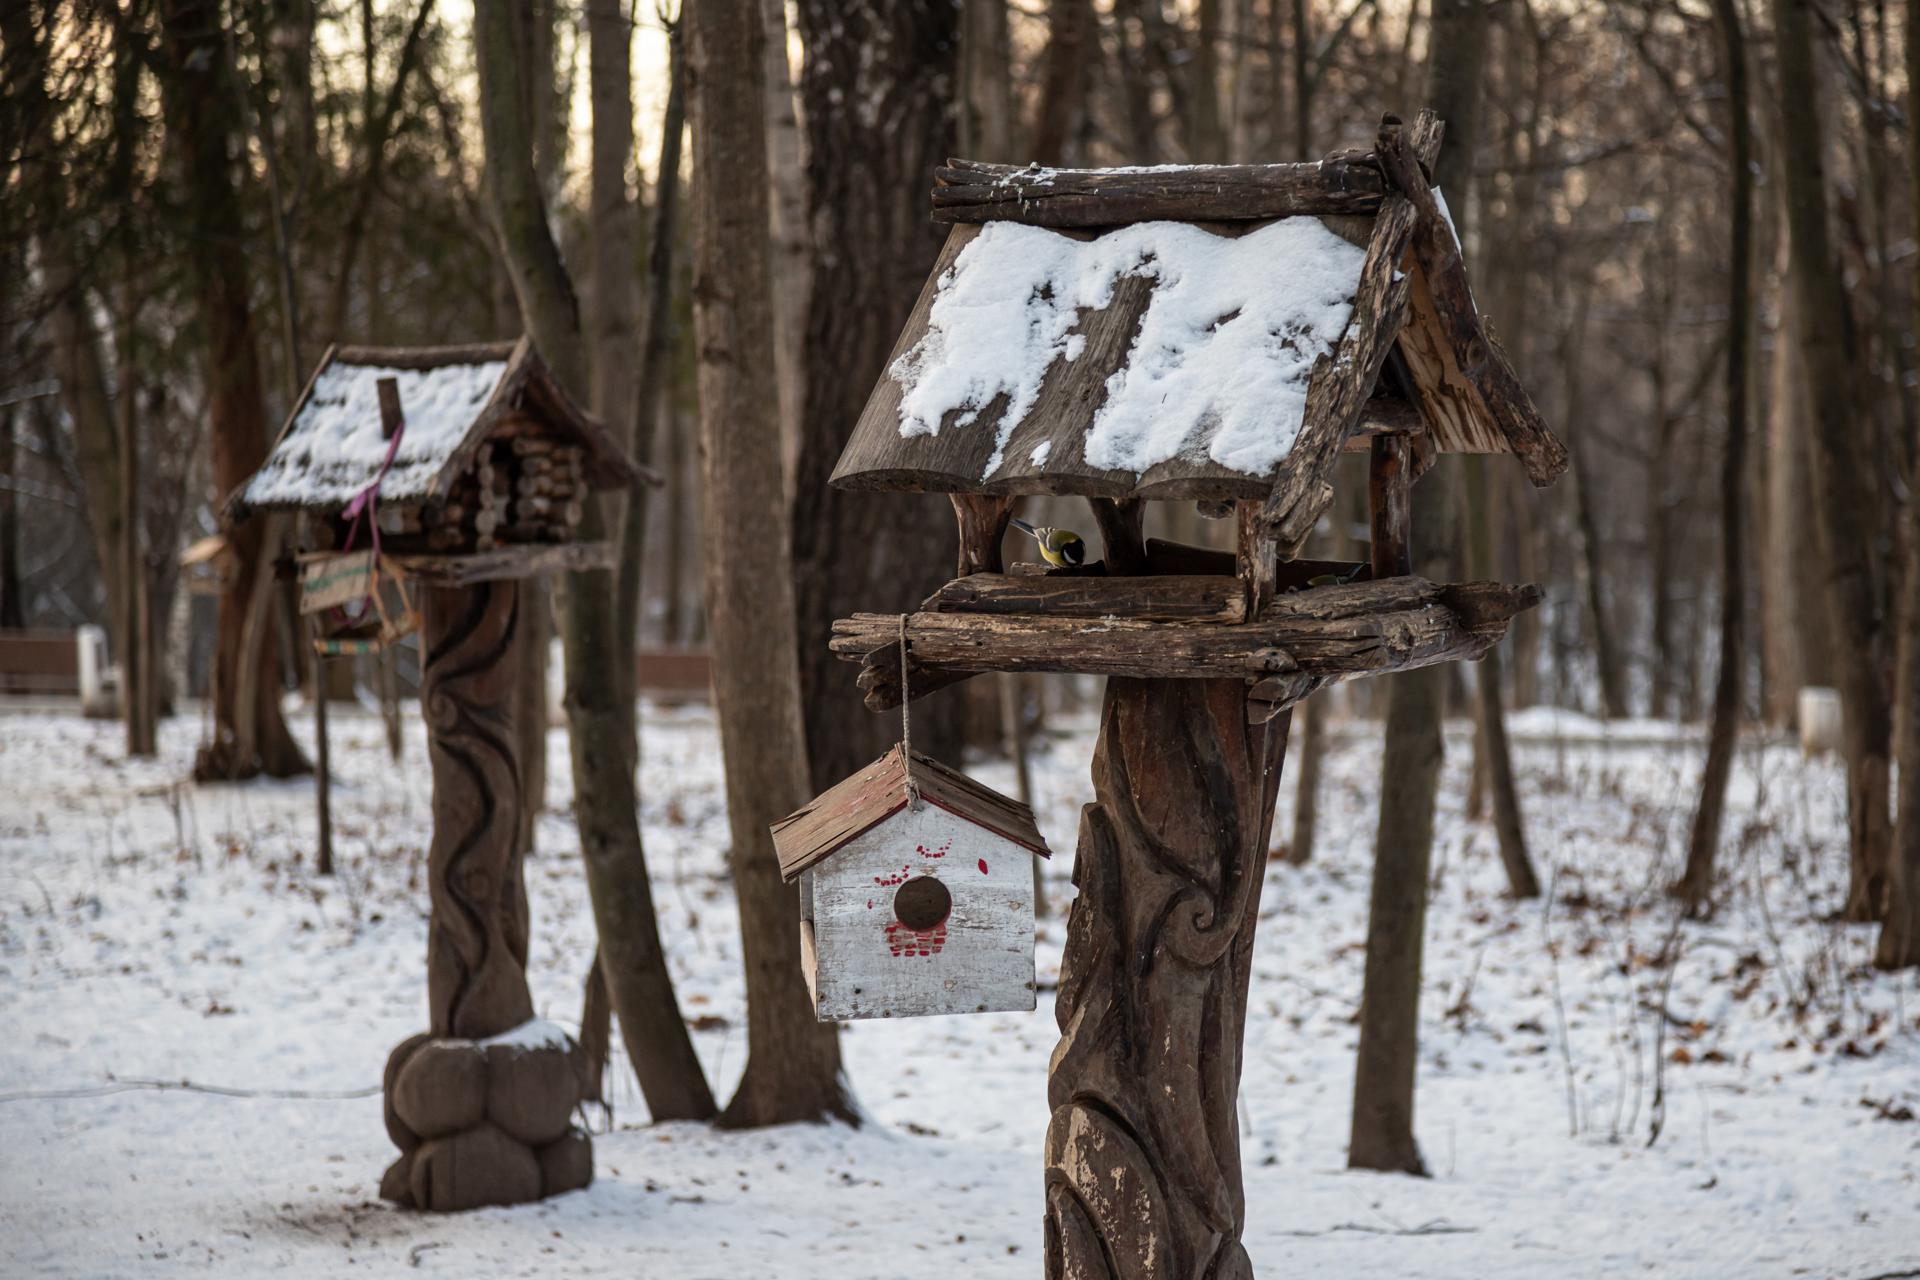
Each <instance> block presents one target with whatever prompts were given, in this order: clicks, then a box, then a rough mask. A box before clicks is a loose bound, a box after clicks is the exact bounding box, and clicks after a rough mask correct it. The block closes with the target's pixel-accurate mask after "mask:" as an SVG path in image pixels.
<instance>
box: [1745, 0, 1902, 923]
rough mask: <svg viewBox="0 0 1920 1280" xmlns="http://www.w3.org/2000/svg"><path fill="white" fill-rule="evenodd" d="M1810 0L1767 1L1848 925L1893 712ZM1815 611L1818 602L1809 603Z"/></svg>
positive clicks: (1859, 900) (1870, 877)
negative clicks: (1823, 560) (1809, 412)
mask: <svg viewBox="0 0 1920 1280" xmlns="http://www.w3.org/2000/svg"><path fill="white" fill-rule="evenodd" d="M1810 7H1811V6H1810V2H1809V0H1772V9H1773V20H1774V30H1775V48H1776V51H1777V57H1778V62H1779V76H1780V86H1779V101H1780V107H1781V111H1780V133H1781V153H1780V158H1781V164H1780V169H1781V174H1782V187H1783V189H1784V193H1785V198H1786V202H1787V224H1788V229H1789V234H1790V236H1791V248H1790V254H1791V256H1790V260H1789V264H1788V278H1789V281H1790V284H1791V288H1792V289H1793V293H1794V314H1795V319H1796V321H1797V324H1796V329H1797V331H1798V332H1797V335H1796V336H1797V337H1798V340H1799V343H1800V346H1801V349H1802V350H1803V352H1804V353H1805V356H1806V362H1807V382H1808V387H1809V389H1810V390H1811V392H1812V399H1813V436H1814V439H1813V444H1814V448H1813V454H1814V473H1815V482H1816V484H1817V485H1818V489H1819V506H1820V516H1821V522H1822V526H1823V528H1824V529H1825V531H1826V555H1827V573H1826V579H1827V589H1828V597H1827V603H1828V606H1829V608H1830V609H1831V610H1832V613H1833V616H1834V618H1835V620H1836V621H1837V623H1838V625H1837V626H1836V628H1835V633H1836V634H1835V639H1836V640H1837V642H1838V644H1837V646H1836V658H1837V661H1836V664H1835V665H1836V667H1837V668H1838V676H1839V687H1840V700H1841V705H1842V707H1843V709H1844V719H1845V728H1844V735H1845V747H1846V752H1845V754H1846V758H1847V802H1848V835H1849V847H1850V850H1851V872H1852V875H1851V883H1850V884H1849V886H1848V889H1847V901H1846V905H1845V907H1844V909H1843V911H1844V915H1845V916H1846V918H1847V919H1849V920H1870V919H1876V918H1878V917H1879V916H1880V915H1881V914H1882V913H1883V911H1884V910H1885V907H1886V894H1887V863H1888V858H1889V852H1890V844H1891V839H1892V832H1891V830H1890V823H1889V815H1888V812H1887V791H1888V785H1889V782H1890V777H1889V774H1890V771H1891V762H1890V759H1889V756H1890V747H1891V744H1890V740H1891V738H1892V734H1893V724H1892V714H1891V709H1890V706H1889V701H1888V698H1887V686H1886V680H1885V677H1884V664H1885V658H1886V653H1885V640H1886V637H1885V628H1884V626H1883V621H1882V618H1881V615H1880V602H1879V593H1878V591H1877V589H1876V586H1875V582H1876V565H1875V563H1874V535H1873V512H1874V510H1875V507H1876V494H1875V492H1874V490H1873V487H1872V477H1874V476H1876V475H1878V474H1880V470H1881V469H1880V467H1878V466H1874V467H1869V466H1868V465H1867V464H1866V460H1865V458H1864V457H1863V456H1862V450H1863V448H1864V443H1863V442H1862V441H1861V440H1860V438H1859V431H1858V424H1857V422H1856V420H1855V416H1854V408H1855V406H1854V404H1853V396H1852V391H1851V379H1852V376H1853V370H1852V367H1851V365H1852V362H1851V358H1850V353H1851V352H1852V351H1853V349H1854V335H1853V324H1852V316H1851V314H1850V312H1849V310H1848V306H1847V297H1846V292H1845V285H1844V282H1843V279H1842V275H1841V272H1840V269H1839V266H1838V264H1837V263H1836V261H1835V259H1834V255H1833V251H1832V248H1831V246H1830V244H1829V241H1828V235H1827V184H1826V162H1825V159H1824V157H1823V155H1822V151H1821V149H1822V145H1823V143H1822V139H1823V135H1822V133H1821V128H1820V103H1819V98H1818V93H1819V86H1818V81H1817V78H1816V76H1815V74H1814V65H1813V59H1814V48H1815V44H1814V36H1813V23H1812V20H1811V17H1810V14H1809V9H1810ZM1803 607H1812V602H1811V601H1807V602H1803Z"/></svg>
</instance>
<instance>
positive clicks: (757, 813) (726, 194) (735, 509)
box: [686, 0, 878, 1127]
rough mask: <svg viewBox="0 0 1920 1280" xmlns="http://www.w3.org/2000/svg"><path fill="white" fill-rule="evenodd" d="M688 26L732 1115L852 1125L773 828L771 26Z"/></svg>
mask: <svg viewBox="0 0 1920 1280" xmlns="http://www.w3.org/2000/svg"><path fill="white" fill-rule="evenodd" d="M803 11H804V6H803ZM686 21H687V30H688V37H689V44H688V65H687V73H688V78H687V86H688V100H689V111H690V115H691V119H692V124H693V159H694V165H693V172H694V175H695V178H694V183H693V200H692V206H693V207H692V217H693V275H694V279H693V293H694V335H695V342H696V344H697V349H698V352H699V387H700V438H701V445H702V453H703V480H704V486H703V487H704V490H705V495H706V508H705V520H704V521H703V526H704V528H703V546H704V551H705V559H706V606H707V631H708V636H709V644H710V647H711V650H712V653H713V673H714V701H715V703H716V704H717V707H718V711H719V719H720V743H721V749H722V753H723V754H724V756H725V764H726V778H727V820H728V828H729V830H730V831H731V833H732V836H733V849H732V854H731V860H732V866H733V879H734V888H735V893H736V895H737V897H738V900H739V907H740V935H741V946H742V950H743V951H744V953H745V959H746V971H747V1066H746V1073H745V1075H744V1076H743V1077H742V1078H741V1081H740V1087H739V1090H738V1091H737V1092H736V1093H735V1094H734V1096H733V1100H732V1101H731V1102H730V1103H729V1104H728V1105H727V1109H726V1112H725V1113H724V1114H723V1115H722V1117H721V1122H722V1123H723V1124H726V1125H730V1126H735V1127H748V1126H755V1125H766V1124H783V1123H789V1122H792V1121H796V1120H819V1119H824V1118H825V1117H827V1116H832V1115H837V1116H840V1117H843V1118H845V1119H847V1120H849V1121H853V1120H855V1119H856V1116H855V1113H854V1111H853V1107H852V1102H851V1099H849V1098H848V1097H847V1095H846V1093H845V1089H844V1081H843V1078H842V1076H841V1074H840V1044H839V1040H838V1036H837V1031H836V1028H835V1027H834V1026H832V1025H831V1024H822V1023H819V1022H816V1021H815V1020H814V1016H813V1010H812V1007H811V1002H810V1001H809V999H808V997H807V991H806V984H805V982H804V980H803V979H802V976H801V970H800V936H799V929H798V928H797V921H798V919H799V903H798V900H797V896H796V893H795V891H794V890H793V889H791V888H789V887H788V886H787V885H785V884H783V883H782V882H781V879H780V868H779V864H778V862H777V861H776V860H775V857H774V852H773V837H772V834H771V832H770V831H769V830H768V828H769V826H770V824H772V823H773V822H775V821H776V820H778V819H780V818H783V817H785V816H786V815H787V814H789V813H791V812H792V811H793V810H795V809H797V808H799V807H800V805H801V804H802V803H804V802H805V800H806V798H807V796H808V794H809V791H808V785H807V765H806V760H807V753H806V739H805V734H804V731H803V729H802V727H801V723H800V675H799V669H798V663H797V661H796V654H795V649H794V631H793V616H794V615H793V597H792V595H791V593H790V586H789V581H788V578H787V576H786V574H785V573H783V572H782V571H781V569H782V566H784V565H785V564H786V563H787V556H786V550H787V531H786V529H785V527H784V524H783V521H782V519H781V511H782V507H783V503H782V501H781V488H782V486H781V475H780V443H779V442H780V427H779V418H778V413H779V397H778V393H777V391H776V389H775V387H774V369H773V313H772V302H771V291H770V288H769V275H768V263H767V218H768V212H767V193H766V166H767V143H766V115H765V112H764V111H763V110H762V101H761V94H762V86H761V74H762V69H763V67H764V62H763V58H764V56H765V55H764V50H763V49H762V47H761V44H762V41H763V40H764V38H765V27H764V24H763V22H762V19H761V13H760V7H759V2H758V0H704V2H703V3H701V4H698V5H695V6H693V7H692V8H691V9H690V10H689V11H688V13H687V18H686ZM821 648H822V649H823V650H824V648H825V646H824V645H822V646H821ZM829 661H830V659H829ZM846 701H848V702H851V701H852V699H851V698H850V697H849V698H846ZM875 754H878V753H877V752H876V753H875ZM866 762H867V761H866V760H865V759H862V761H861V763H862V764H864V763H866ZM849 772H851V770H849Z"/></svg>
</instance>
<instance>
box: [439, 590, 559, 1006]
mask: <svg viewBox="0 0 1920 1280" xmlns="http://www.w3.org/2000/svg"><path fill="white" fill-rule="evenodd" d="M424 621H425V623H426V628H425V633H424V635H423V636H422V637H421V639H422V641H423V643H424V647H425V669H424V671H423V673H422V675H423V683H422V687H421V700H420V701H421V709H422V711H424V712H425V714H426V718H427V755H428V758H429V759H430V760H431V762H432V764H433V845H432V847H431V849H430V850H429V852H428V854H427V885H428V890H429V892H430V893H431V895H432V899H433V915H432V918H431V921H430V922H429V924H428V925H427V1007H428V1009H429V1011H430V1014H431V1026H432V1029H433V1034H434V1035H436V1036H460V1037H463V1038H466V1039H470V1040H478V1039H483V1038H485V1037H487V1036H491V1035H498V1034H499V1033H500V1032H502V1031H506V1030H508V1029H509V1028H512V1027H517V1026H519V1025H520V1024H521V1023H523V1022H525V1021H526V1020H527V1019H529V1018H531V1017H532V1016H533V999H532V997H531V996H530V995H529V994H528V993H527V972H526V970H527V894H526V888H525V885H524V883H523V881H522V878H521V869H520V850H519V848H518V843H519V842H518V841H517V840H516V838H515V833H516V832H517V831H519V830H520V809H521V803H522V797H521V795H520V761H519V752H518V746H517V740H516V738H515V736H514V729H513V690H514V684H515V681H516V678H517V677H518V674H519V666H518V664H517V663H516V662H515V661H514V660H513V659H514V657H515V655H516V653H517V649H516V642H517V641H518V639H519V630H520V584H519V583H517V582H483V583H480V584H478V585H476V586H471V587H451V588H450V587H436V588H433V589H431V590H429V591H428V592H427V593H426V616H425V619H424Z"/></svg>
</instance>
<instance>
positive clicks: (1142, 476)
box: [832, 114, 1565, 499]
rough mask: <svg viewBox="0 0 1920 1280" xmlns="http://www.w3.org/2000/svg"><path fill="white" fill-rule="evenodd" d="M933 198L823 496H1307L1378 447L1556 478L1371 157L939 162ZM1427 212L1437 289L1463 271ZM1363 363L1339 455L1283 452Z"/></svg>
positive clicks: (1437, 207)
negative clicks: (1334, 464) (882, 353)
mask: <svg viewBox="0 0 1920 1280" xmlns="http://www.w3.org/2000/svg"><path fill="white" fill-rule="evenodd" d="M1394 124H1395V125H1396V126H1397V124H1398V122H1397V121H1396V122H1394ZM1418 129H1419V130H1424V132H1421V133H1420V134H1419V141H1420V143H1421V144H1422V145H1425V144H1426V143H1427V142H1429V141H1430V146H1426V149H1427V150H1428V151H1429V152H1430V153H1431V152H1436V151H1437V148H1438V144H1439V127H1438V122H1437V121H1432V118H1431V116H1430V114H1423V118H1422V120H1421V121H1420V123H1419V126H1418ZM1422 159H1423V162H1429V163H1430V155H1429V156H1424V157H1422ZM939 178H940V182H941V185H940V186H938V187H936V188H935V191H934V205H935V208H934V217H935V219H936V220H939V221H949V222H955V223H957V224H959V225H956V226H955V227H954V229H953V231H952V232H951V233H950V235H949V236H948V239H947V243H946V246H945V248H944V249H943V250H942V252H941V254H940V257H939V259H938V261H937V262H936V263H935V266H934V270H933V273H932V275H931V276H930V277H929V279H928V280H927V283H926V286H925V287H924V288H923V289H922V291H921V294H920V298H919V301H918V302H917V303H916V305H915V306H914V309H913V311H912V313H911V315H910V316H909V317H908V319H907V323H906V327H905V328H904V329H903V330H902V332H901V334H900V337H899V340H898V341H897V343H896V344H895V347H894V350H893V355H892V358H891V359H890V361H889V363H888V365H887V368H886V369H885V371H884V372H883V373H882V374H881V377H880V380H879V383H878V384H877V385H876V386H875V388H874V390H873V394H872V396H871V397H870V398H869V400H868V402H867V406H866V410H865V412H864V413H862V415H861V417H860V420H859V422H858V424H857V425H856V427H855V428H854V431H853V433H852V436H851V437H850V439H849V442H848V445H847V448H846V450H845V452H844V453H843V454H842V455H841V458H840V461H839V465H838V466H837V468H836V469H835V471H834V474H833V478H832V479H833V483H834V484H836V485H838V486H840V487H844V488H850V489H906V490H930V491H935V492H948V493H988V494H1039V493H1071V494H1085V495H1089V496H1098V497H1111V498H1122V497H1145V498H1232V499H1254V498H1263V497H1266V496H1268V495H1269V494H1270V493H1271V492H1273V491H1274V490H1275V488H1276V485H1277V483H1278V482H1279V481H1280V480H1281V479H1282V478H1283V473H1284V471H1285V470H1286V469H1287V468H1288V467H1290V466H1291V467H1296V468H1297V467H1302V466H1306V467H1311V468H1313V469H1314V470H1315V472H1316V475H1315V477H1314V478H1315V479H1316V480H1319V479H1322V478H1323V477H1324V473H1325V471H1326V470H1327V469H1328V468H1329V467H1330V465H1331V458H1332V454H1333V453H1337V452H1338V450H1339V448H1340V447H1352V446H1353V444H1354V443H1355V442H1357V441H1359V440H1360V439H1361V438H1362V437H1364V436H1366V435H1369V434H1377V433H1380V432H1384V431H1401V432H1407V433H1409V434H1412V433H1419V432H1425V433H1426V434H1427V435H1429V436H1430V438H1431V440H1430V442H1431V444H1432V446H1433V447H1434V448H1435V449H1436V450H1437V451H1439V452H1443V453H1444V452H1454V453H1516V454H1519V455H1521V456H1522V458H1523V460H1524V461H1526V463H1527V466H1528V470H1529V473H1530V474H1531V475H1532V477H1533V478H1534V480H1535V482H1536V483H1542V484H1544V483H1547V482H1549V481H1550V480H1551V479H1553V478H1554V477H1555V476H1557V475H1558V474H1559V472H1560V470H1562V469H1564V467H1565V451H1564V450H1563V449H1562V448H1561V447H1560V445H1559V442H1558V441H1556V440H1554V439H1553V438H1552V436H1551V435H1550V434H1549V433H1547V431H1546V429H1545V427H1544V425H1542V424H1541V423H1540V421H1539V415H1538V413H1537V411H1535V410H1534V407H1533V405H1532V402H1531V400H1529V399H1527V398H1526V396H1525V393H1524V391H1519V390H1518V381H1517V379H1515V378H1514V377H1513V376H1512V370H1511V368H1510V367H1509V366H1508V365H1507V362H1506V358H1505V356H1504V355H1503V354H1501V353H1500V351H1499V348H1498V346H1497V344H1495V343H1493V342H1492V340H1491V337H1490V336H1489V335H1487V334H1486V333H1485V331H1484V327H1483V326H1482V324H1481V323H1480V320H1479V317H1478V315H1477V313H1475V312H1474V311H1473V310H1472V300H1471V293H1470V291H1469V290H1467V289H1466V287H1465V283H1464V278H1463V276H1462V277H1461V278H1460V279H1458V281H1457V288H1456V289H1454V290H1452V291H1451V293H1453V294H1457V295H1459V297H1460V298H1461V299H1464V302H1463V304H1462V306H1452V307H1450V306H1447V305H1437V304H1436V301H1435V284H1436V281H1435V279H1434V277H1435V275H1436V264H1435V262H1434V261H1433V260H1430V259H1429V257H1427V256H1424V255H1422V254H1421V253H1420V252H1418V251H1417V250H1418V248H1419V244H1420V237H1419V236H1417V235H1415V234H1413V230H1414V228H1415V225H1416V215H1415V213H1414V212H1413V210H1412V209H1411V208H1400V209H1398V211H1397V212H1396V211H1395V209H1396V205H1399V206H1405V205H1407V203H1408V196H1407V195H1406V194H1403V193H1401V192H1400V191H1398V190H1397V189H1396V187H1395V186H1394V183H1393V181H1392V179H1391V177H1390V176H1388V174H1387V173H1386V170H1385V168H1384V166H1383V165H1382V164H1381V163H1380V161H1379V159H1378V158H1377V157H1376V156H1375V154H1374V153H1373V152H1348V153H1342V154H1341V155H1338V156H1333V157H1329V158H1328V159H1327V160H1325V161H1322V162H1319V163H1316V164H1311V165H1238V166H1164V167H1159V168H1152V169H1138V168H1134V169H1106V170H1058V169H1041V168H1037V167H1029V168H1027V169H1013V168H1008V167H1005V166H993V165H981V164H975V163H971V162H967V161H949V162H948V167H946V168H944V169H942V170H940V171H939ZM1421 194H1422V195H1423V196H1426V195H1428V194H1429V193H1428V192H1427V191H1426V188H1425V186H1424V184H1422V185H1421ZM1430 194H1431V199H1429V200H1428V201H1427V202H1426V208H1427V209H1428V210H1429V211H1434V217H1435V220H1436V221H1439V222H1443V223H1444V224H1445V225H1444V228H1443V229H1440V230H1437V231H1436V232H1435V234H1434V235H1433V237H1432V242H1433V243H1434V244H1435V245H1441V246H1442V247H1441V248H1436V250H1435V254H1436V255H1437V254H1438V253H1440V252H1444V253H1446V254H1450V255H1451V257H1452V261H1451V263H1449V264H1446V266H1447V268H1448V274H1449V275H1451V274H1452V273H1454V272H1457V271H1458V270H1459V262H1458V254H1459V249H1458V245H1457V243H1456V242H1455V240H1454V235H1453V231H1452V226H1451V223H1450V221H1446V213H1445V206H1444V202H1442V201H1439V199H1438V193H1437V192H1433V193H1430ZM1389 213H1392V215H1393V216H1391V217H1389V216H1388V214H1389ZM1442 242H1443V244H1442ZM1408 277H1410V279H1408ZM1442 283H1443V284H1448V283H1456V282H1455V281H1454V280H1452V279H1449V280H1448V281H1444V282H1442ZM1443 292H1446V291H1445V290H1443ZM1453 300H1454V299H1453V298H1452V297H1451V296H1450V295H1449V296H1447V297H1443V298H1442V299H1441V302H1442V303H1443V304H1444V303H1446V302H1449V301H1453ZM1383 303H1389V304H1391V305H1382V304H1383ZM1462 307H1464V310H1463V309H1462ZM1392 348H1397V350H1393V349H1392ZM1371 351H1377V353H1378V354H1377V356H1374V357H1373V358H1372V363H1371V367H1370V368H1369V369H1368V370H1367V371H1366V374H1365V382H1366V384H1367V385H1366V386H1365V387H1362V388H1361V389H1360V391H1359V393H1358V395H1357V396H1349V397H1346V398H1345V399H1344V400H1342V401H1341V402H1340V403H1339V405H1338V407H1337V412H1338V414H1339V415H1340V417H1341V419H1342V420H1341V421H1340V422H1338V423H1337V424H1333V425H1334V427H1335V434H1337V436H1338V437H1339V439H1338V440H1337V441H1336V444H1335V446H1334V448H1333V449H1332V450H1330V451H1328V450H1322V449H1319V448H1317V447H1310V448H1307V449H1304V450H1297V449H1296V447H1295V446H1296V444H1297V443H1299V442H1300V441H1302V440H1303V439H1309V440H1310V439H1313V438H1316V437H1317V436H1319V435H1323V434H1325V433H1324V432H1314V431H1310V430H1309V428H1310V427H1311V426H1312V425H1313V421H1314V418H1315V415H1316V413H1317V412H1322V411H1324V409H1325V404H1324V402H1325V401H1327V400H1328V397H1327V396H1326V395H1324V394H1321V392H1322V390H1323V389H1321V388H1320V387H1319V384H1321V383H1329V384H1331V383H1332V382H1334V381H1337V380H1339V379H1341V378H1343V377H1344V376H1345V375H1346V373H1347V372H1348V371H1349V370H1350V368H1351V367H1352V366H1353V365H1354V364H1355V363H1356V362H1357V361H1363V360H1366V359H1368V356H1369V353H1370V352H1371ZM1461 353H1464V354H1465V355H1466V357H1467V358H1466V359H1465V360H1462V359H1461V358H1460V354H1461ZM1493 364H1497V366H1498V368H1497V369H1495V370H1491V371H1490V370H1489V369H1487V368H1485V367H1483V366H1486V365H1493ZM1376 381H1377V383H1378V385H1377V386H1376V385H1375V384H1376ZM1516 391H1517V392H1518V394H1517V398H1516V395H1515V393H1516ZM1383 392H1384V393H1385V394H1384V395H1383V394H1382V393H1383Z"/></svg>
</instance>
